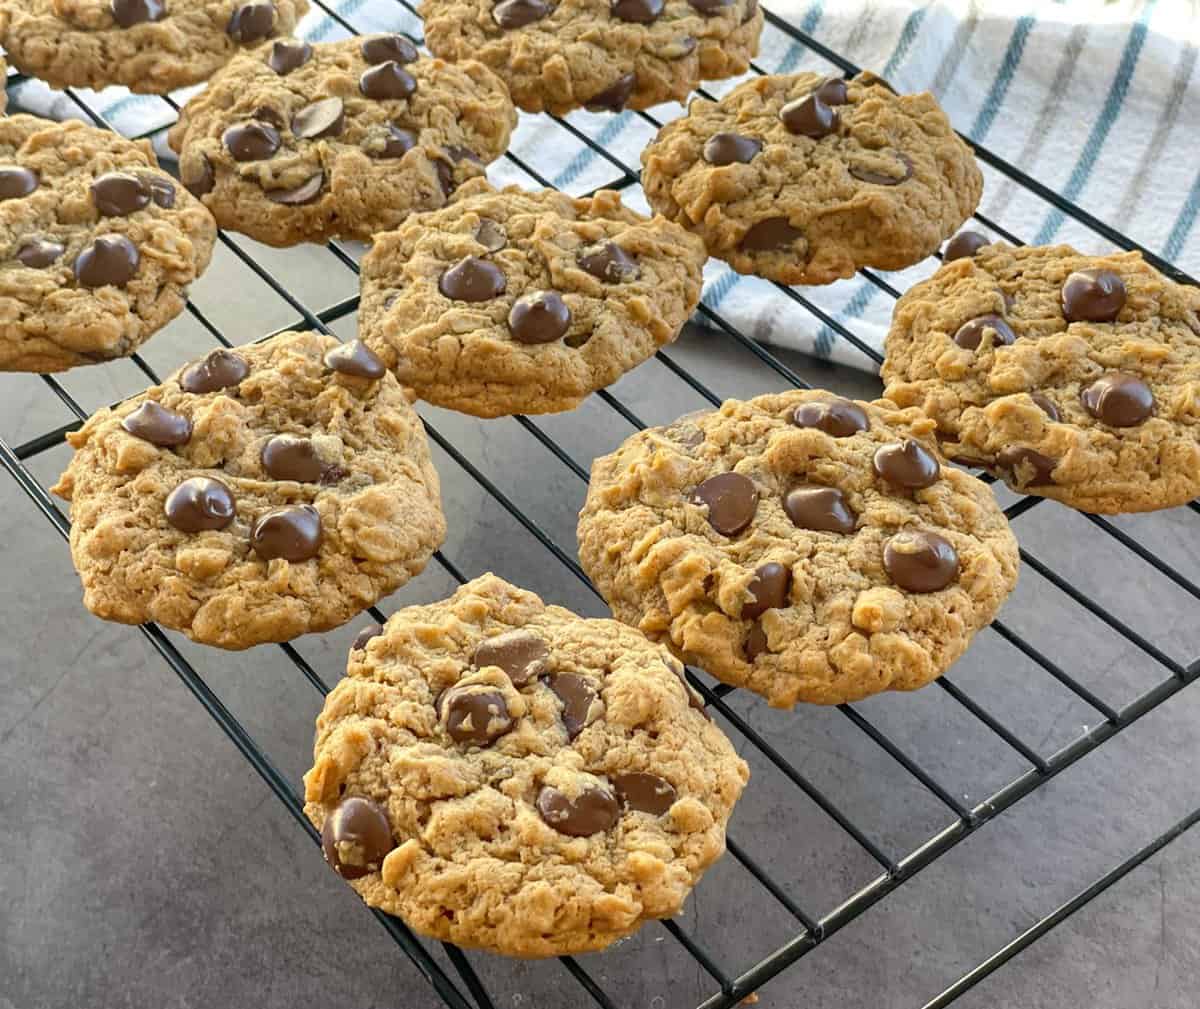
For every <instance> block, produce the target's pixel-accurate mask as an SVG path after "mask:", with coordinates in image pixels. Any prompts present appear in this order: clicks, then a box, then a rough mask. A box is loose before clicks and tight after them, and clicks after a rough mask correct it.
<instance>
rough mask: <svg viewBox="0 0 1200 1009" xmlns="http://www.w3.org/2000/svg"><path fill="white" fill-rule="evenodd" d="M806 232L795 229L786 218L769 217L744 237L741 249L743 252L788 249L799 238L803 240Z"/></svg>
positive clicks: (740, 245)
mask: <svg viewBox="0 0 1200 1009" xmlns="http://www.w3.org/2000/svg"><path fill="white" fill-rule="evenodd" d="M803 237H804V232H803V231H801V230H800V229H799V228H793V227H792V226H791V224H789V223H788V219H787V218H786V217H768V218H767V219H766V220H765V221H759V222H758V223H757V224H755V225H754V226H753V227H751V228H750V230H749V231H747V232H746V233H745V234H744V235H743V236H742V241H741V243H740V244H739V248H741V250H742V251H743V252H772V251H774V250H776V249H786V248H787V247H788V246H789V245H791V244H792V243H793V242H794V241H796V239H797V238H803Z"/></svg>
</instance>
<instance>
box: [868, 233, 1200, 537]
mask: <svg viewBox="0 0 1200 1009" xmlns="http://www.w3.org/2000/svg"><path fill="white" fill-rule="evenodd" d="M1198 313H1200V291H1197V289H1196V288H1194V287H1188V286H1184V285H1180V284H1176V283H1175V282H1174V281H1171V280H1168V279H1167V278H1166V277H1164V276H1162V275H1161V274H1160V273H1159V272H1158V271H1157V270H1155V269H1153V268H1152V267H1151V266H1149V265H1148V264H1147V263H1146V262H1145V261H1144V260H1143V259H1142V258H1141V255H1140V254H1139V253H1136V252H1129V253H1123V254H1118V255H1112V256H1084V255H1080V254H1079V253H1078V252H1076V251H1075V250H1074V249H1072V248H1071V247H1069V246H1065V245H1060V246H1047V247H1024V248H1012V247H1011V246H1008V245H1005V244H1003V243H996V244H992V245H987V246H985V247H983V248H979V249H978V250H977V251H976V252H975V253H974V255H973V256H965V257H963V258H959V259H956V260H954V261H953V262H950V263H947V264H946V265H945V266H943V267H942V268H941V269H940V270H939V271H938V272H937V273H936V274H935V275H934V276H933V277H931V278H930V279H929V280H927V281H924V282H923V283H920V284H917V285H916V286H914V287H913V288H912V289H911V290H910V291H909V292H907V293H906V294H905V295H904V296H903V297H902V298H901V299H900V301H899V302H898V303H897V305H896V312H895V315H894V317H893V321H892V328H891V331H890V332H889V334H888V338H887V344H886V350H887V356H886V359H885V361H884V364H883V378H884V381H885V382H886V383H887V389H886V393H885V394H886V395H887V396H888V397H889V398H891V399H893V400H895V401H896V402H898V403H901V404H903V405H906V406H907V405H911V406H919V407H921V408H922V409H924V410H925V412H926V413H928V414H929V415H930V416H931V417H933V418H934V420H935V421H936V422H937V424H938V436H939V438H941V439H942V443H943V447H944V450H945V452H946V454H947V455H949V456H951V457H953V458H955V459H957V460H960V461H962V462H964V463H966V464H969V465H972V466H981V467H984V468H986V469H989V470H991V471H992V472H994V473H996V475H998V476H1000V477H1002V478H1003V479H1004V480H1005V482H1006V483H1008V485H1009V486H1010V487H1012V488H1013V489H1014V490H1017V491H1020V492H1023V493H1029V494H1037V495H1041V496H1043V497H1049V498H1054V499H1056V500H1058V501H1061V502H1063V503H1064V504H1067V505H1070V506H1072V507H1074V508H1079V509H1082V510H1084V511H1090V512H1102V513H1110V514H1111V513H1118V512H1139V511H1150V510H1153V509H1157V508H1169V507H1173V506H1175V505H1180V504H1184V503H1186V502H1187V501H1189V500H1191V499H1192V498H1194V497H1195V496H1196V495H1197V494H1200V317H1198Z"/></svg>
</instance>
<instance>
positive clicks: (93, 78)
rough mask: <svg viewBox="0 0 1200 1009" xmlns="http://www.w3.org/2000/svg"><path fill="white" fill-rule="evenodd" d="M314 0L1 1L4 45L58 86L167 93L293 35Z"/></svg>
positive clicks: (19, 63) (21, 64)
mask: <svg viewBox="0 0 1200 1009" xmlns="http://www.w3.org/2000/svg"><path fill="white" fill-rule="evenodd" d="M307 10H308V0H0V44H3V45H4V48H5V49H6V50H8V58H9V60H10V61H11V62H12V64H13V65H14V66H15V67H17V68H18V69H19V70H23V71H24V72H25V73H27V74H29V75H30V76H31V77H40V78H41V79H42V80H44V81H46V82H47V83H48V84H51V85H53V86H54V87H58V88H62V87H88V88H104V87H108V85H110V84H121V85H124V86H125V87H127V88H129V89H130V90H131V91H137V92H141V93H143V94H152V95H161V94H166V93H167V92H168V91H173V90H174V89H175V88H181V87H183V86H184V85H187V84H196V83H198V82H199V81H203V80H207V79H208V78H209V77H210V76H211V75H212V73H213V72H214V71H216V70H217V69H219V68H220V67H222V66H224V65H225V63H227V62H228V61H229V58H230V57H231V56H233V54H234V53H236V52H238V51H239V50H241V49H243V48H247V47H252V46H256V45H258V44H259V43H261V42H263V41H264V40H266V39H272V38H277V37H279V36H286V35H290V34H291V33H292V31H293V30H294V29H295V27H296V22H297V21H299V20H300V18H301V17H302V16H303V15H304V13H305V12H306V11H307Z"/></svg>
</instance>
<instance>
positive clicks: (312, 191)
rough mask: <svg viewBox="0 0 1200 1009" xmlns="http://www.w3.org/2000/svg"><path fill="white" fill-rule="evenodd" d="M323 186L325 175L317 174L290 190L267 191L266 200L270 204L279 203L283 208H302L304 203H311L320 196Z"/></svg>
mask: <svg viewBox="0 0 1200 1009" xmlns="http://www.w3.org/2000/svg"><path fill="white" fill-rule="evenodd" d="M324 185H325V173H324V172H317V174H316V175H314V176H312V178H310V179H307V180H306V181H304V182H301V183H300V185H298V186H296V187H294V188H292V189H268V190H267V199H268V200H270V201H271V202H272V203H281V204H283V205H284V206H285V207H302V206H304V204H306V203H312V201H313V200H315V199H316V198H317V197H318V196H320V195H321V189H322V188H323V187H324Z"/></svg>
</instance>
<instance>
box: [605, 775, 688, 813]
mask: <svg viewBox="0 0 1200 1009" xmlns="http://www.w3.org/2000/svg"><path fill="white" fill-rule="evenodd" d="M608 780H609V783H610V784H611V785H612V787H613V791H614V792H616V793H617V798H618V799H619V800H620V802H621V805H622V806H624V807H625V808H626V809H632V810H634V811H635V812H638V813H649V814H650V815H651V816H662V815H663V813H665V812H666V811H667V810H668V809H670V808H671V807H672V806H673V805H674V804H675V787H674V786H673V785H672V784H671V783H670V782H669V781H667V779H666V778H660V777H659V776H658V775H657V774H647V773H646V772H645V771H627V772H625V773H624V774H610V775H609V776H608Z"/></svg>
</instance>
